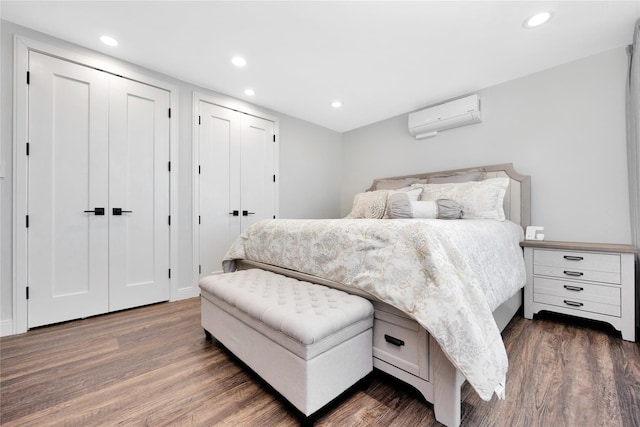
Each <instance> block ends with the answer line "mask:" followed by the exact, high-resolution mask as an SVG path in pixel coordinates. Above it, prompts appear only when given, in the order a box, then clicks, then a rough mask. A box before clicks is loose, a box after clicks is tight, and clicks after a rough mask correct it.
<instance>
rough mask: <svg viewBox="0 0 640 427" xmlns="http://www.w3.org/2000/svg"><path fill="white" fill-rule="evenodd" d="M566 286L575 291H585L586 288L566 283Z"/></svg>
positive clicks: (567, 288)
mask: <svg viewBox="0 0 640 427" xmlns="http://www.w3.org/2000/svg"><path fill="white" fill-rule="evenodd" d="M564 288H565V289H566V290H568V291H575V292H580V291H584V288H581V287H580V286H569V285H564Z"/></svg>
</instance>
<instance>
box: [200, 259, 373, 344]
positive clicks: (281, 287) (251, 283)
mask: <svg viewBox="0 0 640 427" xmlns="http://www.w3.org/2000/svg"><path fill="white" fill-rule="evenodd" d="M199 285H200V288H201V289H202V290H203V291H205V293H209V294H211V295H213V296H215V297H216V298H218V299H219V300H222V301H224V302H225V303H226V304H227V305H228V306H230V307H233V308H234V309H235V310H237V311H239V312H241V313H243V314H245V315H246V316H248V317H250V318H251V319H253V320H255V321H256V322H258V323H261V324H263V325H264V326H267V327H268V328H269V329H271V330H273V331H276V332H278V333H281V334H284V335H286V336H287V337H289V338H291V339H292V340H294V341H297V343H300V344H302V345H303V346H310V345H312V344H314V343H319V342H321V341H323V340H325V339H326V338H328V337H330V336H332V335H334V334H336V333H338V332H340V331H343V330H346V329H350V328H353V326H354V325H357V324H362V327H358V328H357V329H358V330H361V329H363V328H366V327H371V325H372V322H373V320H372V318H373V311H374V310H373V306H372V304H371V302H369V301H368V300H366V299H364V298H361V297H359V296H356V295H351V294H348V293H346V292H343V291H340V290H337V289H333V288H329V287H327V286H322V285H317V284H313V283H309V282H303V281H299V280H296V279H293V278H290V277H286V276H283V275H280V274H276V273H272V272H270V271H265V270H260V269H249V270H241V271H236V272H233V273H225V274H219V275H213V276H208V277H205V278H203V279H202V280H200V283H199ZM203 297H205V298H206V295H203ZM223 308H224V307H223ZM235 310H234V311H235Z"/></svg>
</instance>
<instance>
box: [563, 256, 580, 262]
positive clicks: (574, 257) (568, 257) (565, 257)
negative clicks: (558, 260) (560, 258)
mask: <svg viewBox="0 0 640 427" xmlns="http://www.w3.org/2000/svg"><path fill="white" fill-rule="evenodd" d="M564 259H566V260H567V261H582V260H583V259H584V258H583V257H581V256H572V255H565V256H564Z"/></svg>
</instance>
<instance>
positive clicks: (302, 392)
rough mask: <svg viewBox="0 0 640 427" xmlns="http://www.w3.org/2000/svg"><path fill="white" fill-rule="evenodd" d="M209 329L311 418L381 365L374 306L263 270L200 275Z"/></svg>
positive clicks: (204, 322)
mask: <svg viewBox="0 0 640 427" xmlns="http://www.w3.org/2000/svg"><path fill="white" fill-rule="evenodd" d="M200 288H201V304H202V311H201V318H202V327H203V328H204V329H205V331H206V333H207V334H208V335H209V334H210V335H212V336H213V337H215V339H217V340H218V341H220V342H221V343H222V344H223V345H224V346H225V347H227V348H228V349H229V350H230V351H231V352H232V353H233V354H234V355H236V356H237V357H238V358H239V359H240V360H242V361H243V362H244V363H245V364H246V365H247V366H249V367H250V368H251V369H252V370H253V371H254V372H256V373H257V374H258V375H259V376H260V377H261V378H262V379H264V380H265V381H266V382H267V383H268V384H269V385H271V387H273V388H274V389H275V390H276V391H277V392H278V393H280V394H281V395H282V396H283V397H284V398H285V399H287V400H288V401H289V402H290V403H291V404H292V405H293V406H295V407H296V408H297V409H298V410H299V411H300V412H301V413H302V414H304V415H305V416H306V417H309V416H310V415H312V414H314V413H315V412H317V411H318V410H319V409H320V408H322V407H323V406H324V405H326V404H327V403H329V402H330V401H331V400H333V399H335V398H336V397H337V396H338V395H340V394H341V393H343V392H344V391H345V390H347V389H349V388H350V387H351V386H352V385H354V384H355V383H356V382H358V381H359V380H360V379H362V378H364V377H365V376H366V375H367V374H369V373H370V372H371V371H372V370H373V363H372V339H373V338H372V327H373V306H372V305H371V303H370V302H369V301H368V300H366V299H364V298H361V297H358V296H355V295H351V294H348V293H346V292H342V291H339V290H336V289H331V288H328V287H326V286H322V285H316V284H313V283H308V282H303V281H299V280H296V279H292V278H289V277H286V276H282V275H279V274H275V273H271V272H268V271H264V270H259V269H250V270H243V271H237V272H235V273H227V274H220V275H214V276H208V277H205V278H203V279H202V280H201V281H200Z"/></svg>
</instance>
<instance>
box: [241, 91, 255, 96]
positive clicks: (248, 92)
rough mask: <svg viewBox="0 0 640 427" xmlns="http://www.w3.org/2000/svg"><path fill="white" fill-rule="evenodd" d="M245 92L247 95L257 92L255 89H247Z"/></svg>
mask: <svg viewBox="0 0 640 427" xmlns="http://www.w3.org/2000/svg"><path fill="white" fill-rule="evenodd" d="M244 94H245V95H247V96H253V95H255V94H256V92H255V91H254V90H253V89H245V90H244Z"/></svg>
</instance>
